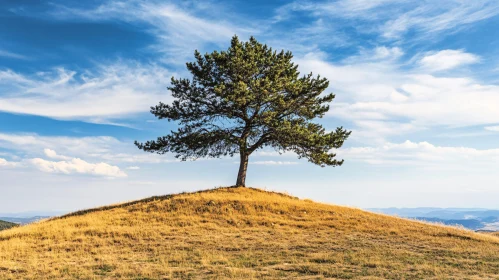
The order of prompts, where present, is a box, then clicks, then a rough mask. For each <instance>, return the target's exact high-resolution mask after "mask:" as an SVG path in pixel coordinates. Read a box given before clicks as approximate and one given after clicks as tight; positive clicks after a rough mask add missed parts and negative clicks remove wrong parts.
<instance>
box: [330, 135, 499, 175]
mask: <svg viewBox="0 0 499 280" xmlns="http://www.w3.org/2000/svg"><path fill="white" fill-rule="evenodd" d="M338 155H340V156H342V157H344V158H345V159H346V160H357V161H363V162H366V163H370V164H378V165H387V164H388V165H399V164H404V165H420V166H423V167H429V166H430V165H432V167H435V165H438V166H440V167H442V168H443V167H447V168H454V167H456V166H460V167H462V168H467V167H468V168H472V167H473V166H479V167H485V168H488V169H496V168H497V166H498V165H499V149H483V150H480V149H475V148H469V147H450V146H437V145H433V144H431V143H428V142H412V141H409V140H407V141H405V142H403V143H390V142H387V143H384V144H383V145H380V146H377V147H355V148H347V149H342V150H338Z"/></svg>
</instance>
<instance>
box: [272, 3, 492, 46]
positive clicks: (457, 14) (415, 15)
mask: <svg viewBox="0 0 499 280" xmlns="http://www.w3.org/2000/svg"><path fill="white" fill-rule="evenodd" d="M301 11H306V12H309V13H310V14H311V15H313V16H315V17H316V18H322V19H328V20H330V19H331V17H333V18H340V19H344V21H343V22H340V23H338V24H344V25H346V26H348V27H350V26H352V25H353V26H355V27H356V28H357V29H358V30H359V31H360V32H362V33H376V34H378V35H381V36H382V37H384V38H386V39H395V40H396V39H399V38H401V37H403V36H404V35H405V34H407V33H409V32H410V31H413V32H412V33H411V36H412V37H413V38H414V37H425V36H430V35H436V34H440V33H442V32H447V34H448V33H452V32H457V31H459V30H461V29H462V28H464V27H466V26H468V25H470V24H472V23H475V22H479V21H482V20H485V19H488V18H491V17H494V16H496V15H498V14H499V3H498V2H497V1H494V0H477V1H460V0H441V1H438V3H435V2H432V1H407V0H401V1H400V0H338V1H322V2H318V1H295V2H293V3H290V4H287V5H284V6H283V7H281V8H279V9H278V10H277V11H276V16H275V19H276V21H285V20H291V19H292V17H293V15H294V13H295V12H301Z"/></svg>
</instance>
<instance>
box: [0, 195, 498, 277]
mask: <svg viewBox="0 0 499 280" xmlns="http://www.w3.org/2000/svg"><path fill="white" fill-rule="evenodd" d="M0 252H2V253H1V254H0V279H41V278H43V279H68V278H77V279H116V278H126V279H171V278H189V279H192V278H215V279H221V278H238V279H241V278H254V279H262V278H267V279H275V278H293V279H296V278H298V279H299V278H303V279H317V278H340V279H351V278H363V279H387V278H388V279H432V278H434V279H445V278H451V276H452V277H453V278H454V279H455V278H459V279H463V278H469V279H472V278H475V279H477V278H480V279H483V278H496V277H498V276H499V265H498V263H499V238H498V237H495V236H492V235H486V234H480V233H474V232H471V231H467V230H461V229H457V228H451V227H445V226H437V225H430V224H425V223H423V222H418V221H412V220H406V219H402V218H396V217H389V216H385V215H381V214H374V213H370V212H365V211H361V210H358V209H353V208H348V207H340V206H333V205H327V204H321V203H316V202H313V201H310V200H300V199H297V198H294V197H291V196H288V195H284V194H279V193H272V192H266V191H262V190H257V189H250V188H220V189H215V190H210V191H203V192H197V193H185V194H178V195H171V196H164V197H152V198H149V199H145V200H141V201H135V202H130V203H125V204H121V205H114V206H107V207H102V208H99V209H91V210H86V211H81V212H77V213H73V214H70V215H67V216H64V217H60V218H55V219H51V220H48V221H42V222H39V223H35V224H30V225H27V226H23V227H18V228H14V229H10V230H7V231H2V232H0Z"/></svg>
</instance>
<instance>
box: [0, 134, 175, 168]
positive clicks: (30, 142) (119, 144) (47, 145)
mask: <svg viewBox="0 0 499 280" xmlns="http://www.w3.org/2000/svg"><path fill="white" fill-rule="evenodd" d="M0 148H4V149H8V150H11V151H18V152H22V153H23V154H24V155H25V156H24V157H25V158H35V157H48V158H51V159H59V160H70V159H72V158H82V159H84V160H88V161H104V162H109V163H113V164H137V163H164V162H176V160H173V159H171V158H169V157H167V156H161V155H156V154H149V153H144V152H142V151H140V150H138V149H137V148H136V147H135V146H134V145H133V142H132V140H130V141H127V142H124V141H120V140H118V139H116V138H114V137H108V136H98V137H65V136H40V135H36V134H5V133H0ZM56 150H57V151H59V152H60V153H61V154H63V155H61V154H58V153H56V152H55V151H56ZM41 151H43V153H41Z"/></svg>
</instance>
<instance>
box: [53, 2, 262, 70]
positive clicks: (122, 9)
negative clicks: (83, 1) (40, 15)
mask: <svg viewBox="0 0 499 280" xmlns="http://www.w3.org/2000/svg"><path fill="white" fill-rule="evenodd" d="M183 4H186V3H183ZM200 7H202V8H200ZM203 8H204V9H203ZM220 10H221V8H220V7H219V5H216V6H206V5H199V4H195V5H187V6H186V7H182V6H181V3H179V2H169V1H136V0H132V1H113V0H110V1H105V2H104V3H103V4H101V5H99V6H97V7H95V8H90V9H75V8H70V7H66V6H57V9H56V11H54V13H53V15H54V16H56V17H57V18H60V19H69V20H72V19H74V18H80V19H86V20H90V21H109V20H117V21H124V22H129V23H138V24H147V25H148V27H149V31H150V32H151V34H153V35H154V36H155V37H156V39H157V44H155V45H153V46H151V47H152V48H153V49H154V50H155V51H158V52H160V53H162V54H163V57H164V61H165V62H168V63H174V64H183V63H184V60H185V58H186V57H192V53H193V50H194V49H200V50H202V49H203V48H204V47H205V45H206V44H223V45H226V44H227V42H228V41H229V39H230V38H231V37H232V36H233V35H234V34H238V35H240V36H245V35H248V34H255V33H257V30H256V29H253V28H251V23H250V22H246V23H245V25H239V24H234V23H232V22H230V21H227V20H223V19H221V18H222V17H221V16H217V15H218V14H219V12H220ZM227 17H230V13H228V12H226V13H224V18H225V19H227ZM238 22H243V20H242V19H241V18H239V19H238Z"/></svg>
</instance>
